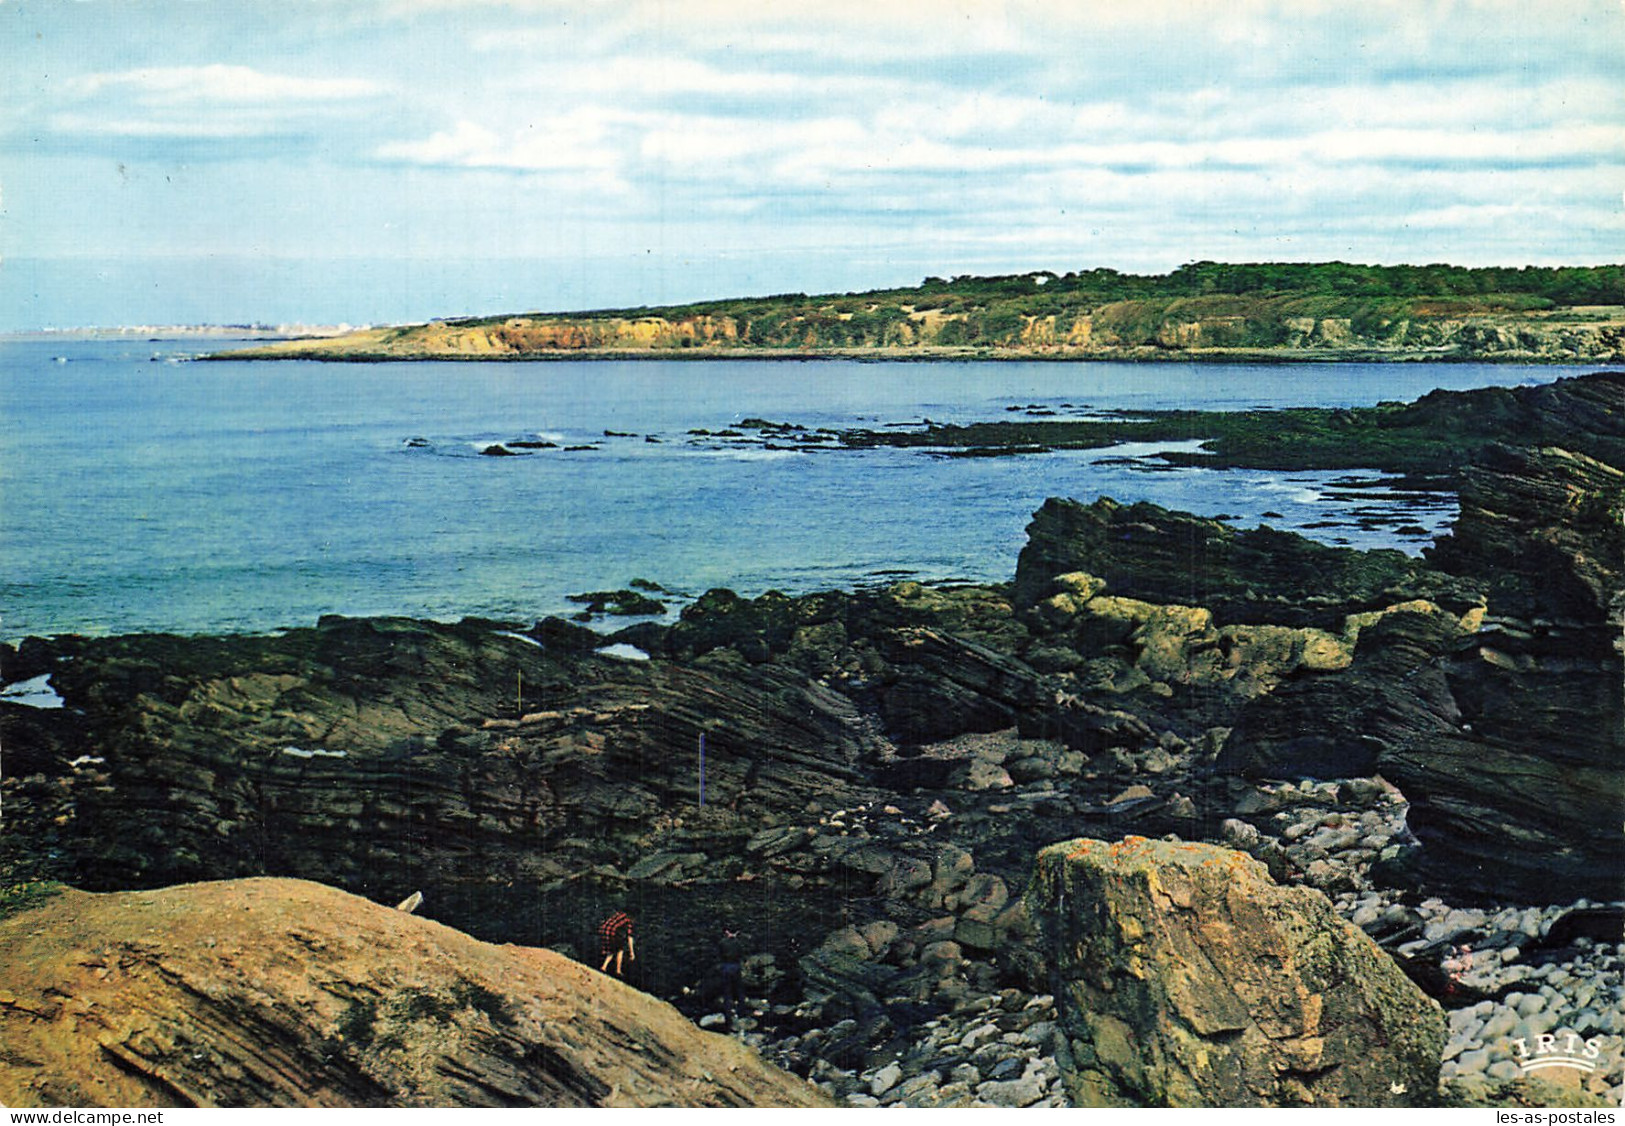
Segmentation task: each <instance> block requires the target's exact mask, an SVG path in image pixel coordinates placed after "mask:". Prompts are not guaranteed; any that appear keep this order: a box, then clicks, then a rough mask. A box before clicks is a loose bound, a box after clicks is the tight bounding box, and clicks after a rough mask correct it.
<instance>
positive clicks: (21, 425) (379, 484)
mask: <svg viewBox="0 0 1625 1126" xmlns="http://www.w3.org/2000/svg"><path fill="white" fill-rule="evenodd" d="M197 348H198V345H197V343H196V342H195V341H189V342H140V343H136V342H131V341H128V340H124V341H69V340H62V339H56V340H48V341H39V340H13V341H7V342H3V343H0V638H5V639H16V638H19V637H22V636H25V635H27V634H50V633H60V632H70V631H73V632H84V633H121V632H130V631H138V630H165V631H172V632H182V633H194V632H228V631H261V630H268V629H275V628H280V627H289V626H298V625H307V624H310V623H312V622H314V620H315V619H316V618H317V617H318V616H319V615H321V614H324V613H344V614H405V615H412V616H419V617H432V618H442V619H451V618H457V617H461V616H464V615H471V614H477V615H486V616H491V617H501V618H511V619H515V620H521V621H529V620H534V619H535V618H538V617H540V616H543V615H546V614H550V613H563V612H570V611H572V610H573V609H575V607H574V606H572V604H571V603H569V602H568V601H567V598H566V596H567V595H569V594H571V593H574V592H579V591H586V590H598V589H605V588H614V587H621V586H624V585H626V584H627V582H628V581H629V580H631V579H633V578H634V577H641V578H647V579H651V580H654V581H656V582H659V583H661V584H663V585H665V586H667V587H670V588H673V589H676V590H680V591H683V592H686V593H688V594H697V593H699V592H700V591H702V590H704V589H706V588H708V587H711V586H728V587H732V588H733V589H735V590H738V591H740V592H741V593H744V594H758V593H761V592H762V591H764V590H767V589H771V588H776V589H780V590H785V591H789V592H792V593H794V592H803V591H808V590H815V589H825V588H831V587H851V586H853V585H857V584H861V583H866V582H879V581H892V580H894V579H896V578H899V577H905V576H906V577H917V578H921V579H934V580H949V579H971V580H983V581H986V580H1005V579H1008V578H1009V577H1010V576H1011V574H1012V573H1013V570H1014V567H1015V560H1016V554H1017V552H1019V550H1020V549H1021V546H1022V543H1023V542H1024V539H1025V536H1024V528H1025V526H1026V523H1027V521H1028V519H1029V518H1030V516H1031V513H1032V512H1033V510H1034V509H1036V508H1037V507H1038V506H1039V505H1040V504H1041V503H1042V502H1043V500H1044V499H1045V498H1046V497H1049V496H1055V495H1060V496H1071V497H1076V498H1079V499H1081V500H1085V501H1088V500H1092V499H1094V498H1095V497H1096V496H1099V495H1102V494H1105V495H1110V496H1113V497H1116V498H1118V499H1120V500H1137V499H1149V500H1152V501H1155V502H1157V503H1158V504H1163V505H1167V506H1169V507H1174V508H1184V509H1190V510H1192V511H1195V512H1199V513H1205V514H1209V515H1217V514H1221V513H1222V514H1228V515H1233V516H1235V517H1237V519H1236V521H1235V523H1236V525H1237V526H1250V525H1255V524H1258V523H1260V522H1267V523H1271V524H1273V525H1275V526H1277V527H1285V528H1293V529H1304V528H1305V527H1306V526H1307V525H1323V524H1327V523H1330V524H1332V525H1334V526H1330V527H1316V528H1310V529H1308V531H1307V533H1306V534H1310V535H1313V536H1315V537H1317V538H1319V539H1322V540H1324V541H1327V542H1348V543H1351V544H1353V545H1355V546H1361V547H1368V546H1399V547H1404V548H1406V549H1407V550H1411V551H1415V550H1418V549H1419V547H1420V546H1421V545H1422V544H1425V543H1426V542H1427V538H1426V537H1425V536H1417V535H1414V534H1412V535H1400V534H1398V533H1397V531H1396V529H1397V528H1398V527H1399V526H1400V525H1405V524H1412V523H1415V524H1420V525H1422V526H1423V527H1426V528H1429V529H1438V528H1440V527H1442V526H1444V525H1445V524H1446V523H1447V522H1448V521H1449V520H1450V519H1452V518H1453V515H1454V509H1453V506H1452V505H1451V504H1450V503H1448V501H1446V502H1445V503H1443V504H1434V505H1432V506H1429V507H1424V508H1422V509H1416V508H1413V507H1410V506H1409V505H1408V504H1407V503H1405V502H1403V501H1400V500H1388V499H1385V498H1384V495H1383V491H1382V490H1369V489H1364V490H1354V491H1349V490H1346V489H1344V488H1341V487H1340V482H1344V481H1346V480H1347V479H1348V478H1349V477H1350V476H1351V475H1350V474H1345V473H1290V474H1277V473H1267V472H1259V471H1249V470H1232V471H1220V470H1208V469H1178V470H1169V469H1167V468H1166V467H1163V466H1161V465H1160V463H1157V462H1156V461H1154V460H1151V459H1149V457H1148V455H1149V454H1151V453H1153V452H1155V450H1156V449H1158V448H1165V447H1158V446H1131V447H1118V448H1115V449H1112V450H1101V451H1087V452H1058V453H1051V454H1041V455H1030V456H1020V457H1003V458H985V459H982V458H977V459H962V458H945V457H941V456H938V455H935V454H933V453H931V452H929V451H922V450H886V449H875V450H798V449H788V448H786V449H775V448H768V446H769V445H770V444H771V443H764V442H763V441H762V440H761V439H760V437H759V436H758V435H756V434H754V433H753V432H749V431H741V437H739V438H729V437H716V436H700V435H692V434H690V433H689V431H690V430H696V429H704V430H710V431H713V432H715V431H720V430H726V429H729V428H736V429H737V428H738V424H739V423H740V422H741V421H743V420H746V419H749V418H753V417H754V418H764V419H769V420H773V421H787V422H793V423H797V424H801V425H804V426H807V427H809V428H817V427H831V428H840V427H850V426H864V427H871V428H873V427H881V426H886V425H903V424H914V425H917V424H919V423H920V422H921V421H922V420H923V419H925V418H930V419H933V420H936V421H972V420H977V419H1021V418H1026V417H1030V416H1029V415H1028V413H1027V408H1030V407H1031V408H1038V409H1039V410H1043V411H1054V412H1056V416H1057V417H1063V418H1064V417H1079V416H1087V415H1088V414H1089V413H1091V412H1094V411H1100V410H1110V409H1134V408H1142V409H1144V408H1162V407H1190V408H1207V409H1241V408H1247V407H1258V406H1297V405H1349V406H1353V405H1362V404H1369V403H1375V402H1377V401H1379V400H1383V399H1411V398H1414V397H1415V396H1416V395H1418V394H1421V393H1423V392H1425V391H1428V390H1430V389H1432V388H1434V387H1450V388H1467V387H1477V386H1486V385H1491V384H1497V385H1516V384H1521V383H1531V382H1545V381H1549V380H1552V379H1555V378H1558V377H1559V376H1560V375H1564V374H1569V373H1572V372H1574V371H1579V370H1590V369H1563V368H1552V367H1538V368H1533V367H1531V368H1524V367H1507V366H1489V365H1463V364H1449V365H1413V364H1407V365H1404V366H1394V365H1339V366H1335V367H1333V366H1322V365H1303V366H1260V367H1245V366H1211V365H1173V364H1169V365H1128V364H1055V363H930V364H922V363H856V362H844V361H807V362H783V361H731V362H725V363H721V362H719V363H695V362H665V361H638V362H626V363H614V362H549V363H538V364H468V363H463V364H456V363H451V364H440V363H417V364H377V365H358V364H311V363H274V364H270V363H260V364H251V363H207V364H204V363H185V362H176V361H177V360H178V359H180V358H181V357H184V356H185V355H186V354H188V353H189V352H191V351H195V350H196V349H197ZM1013 406H1014V407H1019V408H1022V409H1021V410H1017V411H1011V410H1009V409H1008V408H1010V407H1013ZM605 431H613V432H615V435H616V436H606V435H605ZM621 435H630V436H621ZM516 439H519V440H524V439H530V440H537V441H543V440H545V441H552V442H555V443H556V444H557V446H558V447H559V448H554V449H538V450H535V451H533V452H531V453H529V454H527V455H526V456H520V457H505V458H496V457H484V456H480V454H479V450H480V449H482V448H483V447H485V446H487V445H489V444H491V443H494V442H502V441H512V440H516ZM650 439H653V440H650ZM781 444H783V443H781ZM572 445H576V446H592V447H594V448H592V449H590V450H575V451H570V450H566V449H565V448H563V447H567V446H572ZM1187 448H1188V447H1187ZM1353 476H1360V477H1364V478H1365V479H1370V478H1373V477H1376V476H1377V475H1376V474H1362V475H1353ZM1355 510H1359V511H1358V512H1356V511H1355ZM1266 513H1275V514H1277V515H1274V516H1269V517H1266V516H1265V514H1266ZM1360 515H1363V516H1365V517H1366V518H1367V522H1368V523H1369V524H1372V525H1373V526H1369V527H1361V526H1358V525H1357V524H1356V523H1355V518H1356V517H1357V516H1360Z"/></svg>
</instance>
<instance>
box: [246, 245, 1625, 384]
mask: <svg viewBox="0 0 1625 1126" xmlns="http://www.w3.org/2000/svg"><path fill="white" fill-rule="evenodd" d="M775 351H777V352H781V353H788V354H798V355H806V354H819V353H824V354H850V353H859V354H862V353H870V354H888V355H894V356H906V355H909V354H914V355H921V356H939V357H953V356H963V355H967V354H971V355H974V354H983V355H1000V354H1002V355H1014V356H1023V355H1055V356H1062V357H1070V358H1102V359H1105V358H1116V357H1122V358H1131V359H1142V358H1144V359H1154V358H1159V357H1189V356H1206V357H1209V358H1223V357H1224V356H1225V355H1227V354H1228V355H1230V356H1235V357H1238V358H1246V357H1257V356H1265V355H1269V354H1275V355H1278V356H1281V357H1283V358H1300V357H1302V358H1314V357H1317V356H1320V357H1331V356H1340V357H1342V358H1350V357H1355V358H1367V357H1369V358H1379V359H1380V358H1387V359H1393V358H1405V357H1412V356H1414V357H1425V358H1445V359H1449V358H1485V357H1492V358H1500V359H1519V360H1526V361H1527V360H1559V361H1569V362H1573V361H1586V360H1614V359H1617V358H1619V357H1621V356H1625V266H1573V267H1568V266H1565V267H1533V266H1530V267H1523V268H1518V269H1512V268H1505V269H1503V268H1466V267H1460V266H1446V265H1432V266H1358V265H1349V264H1347V263H1342V262H1328V263H1258V264H1252V265H1235V264H1225V263H1218V262H1197V263H1192V264H1189V265H1186V266H1181V267H1180V268H1179V269H1177V270H1174V271H1172V272H1171V273H1168V274H1125V273H1120V272H1119V271H1116V270H1110V269H1093V270H1084V271H1079V272H1073V273H1066V274H1057V273H1054V272H1052V271H1034V272H1028V273H1022V274H1007V275H1003V276H996V277H974V276H963V277H955V278H935V277H932V278H926V279H925V281H924V282H922V283H921V284H920V285H918V286H913V287H906V288H897V289H877V290H870V291H866V292H859V293H841V294H824V295H821V296H808V295H807V294H803V293H789V294H778V295H775V296H770V297H746V298H730V299H723V300H715V301H702V302H696V303H692V304H686V305H668V306H640V307H637V308H622V309H595V310H587V311H581V312H553V313H542V312H532V313H520V314H512V313H510V314H503V315H500V316H490V317H467V318H458V319H451V320H442V321H432V322H429V323H428V324H423V325H408V326H398V327H392V328H380V329H368V330H363V331H361V332H357V333H352V334H350V335H349V336H344V337H336V338H331V339H328V340H320V341H295V342H289V343H284V344H279V345H270V346H267V347H263V348H258V349H253V350H250V351H247V352H237V353H233V354H232V355H233V357H234V358H247V357H258V358H278V357H280V358H319V359H355V360H369V359H403V358H439V357H446V358H465V359H528V358H538V357H542V356H547V355H569V354H578V355H580V354H593V353H597V354H638V353H641V354H660V355H668V356H669V355H674V354H682V353H684V352H688V353H689V354H693V355H726V354H730V353H732V354H739V353H745V352H750V353H756V354H762V353H771V352H775Z"/></svg>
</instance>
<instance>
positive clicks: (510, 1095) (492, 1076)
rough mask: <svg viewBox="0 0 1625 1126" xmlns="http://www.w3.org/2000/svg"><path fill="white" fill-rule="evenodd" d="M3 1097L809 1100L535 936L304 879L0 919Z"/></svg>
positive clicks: (130, 1103) (522, 1102)
mask: <svg viewBox="0 0 1625 1126" xmlns="http://www.w3.org/2000/svg"><path fill="white" fill-rule="evenodd" d="M0 964H3V965H4V966H5V967H6V970H5V980H4V983H3V986H0V1059H4V1061H5V1066H4V1067H3V1068H0V1102H3V1103H4V1104H5V1105H7V1106H12V1107H28V1106H80V1107H86V1106H125V1107H147V1106H292V1107H313V1106H348V1107H353V1106H438V1107H463V1106H510V1107H518V1106H547V1107H557V1106H621V1107H634V1106H691V1107H726V1106H787V1107H795V1106H817V1105H823V1104H824V1102H825V1100H824V1099H823V1098H822V1096H820V1094H819V1093H818V1091H817V1090H816V1089H815V1088H813V1087H811V1086H809V1085H808V1084H807V1083H806V1082H805V1081H803V1080H800V1079H797V1078H795V1077H794V1076H791V1075H788V1074H786V1073H784V1072H782V1071H780V1070H778V1069H777V1068H774V1067H771V1066H769V1065H767V1064H765V1063H763V1062H762V1061H761V1059H759V1058H758V1057H757V1056H756V1054H755V1053H753V1052H751V1051H750V1050H749V1049H747V1048H745V1047H744V1046H743V1045H741V1044H739V1043H738V1042H737V1041H734V1040H732V1039H729V1038H727V1037H724V1036H719V1035H714V1034H712V1033H708V1032H702V1031H700V1030H699V1029H697V1028H695V1027H694V1026H693V1025H692V1024H690V1023H689V1022H688V1021H687V1020H686V1019H685V1018H684V1017H683V1016H682V1015H681V1014H679V1013H678V1012H677V1010H675V1009H673V1008H672V1007H671V1006H669V1005H667V1004H665V1003H663V1002H661V1001H657V1000H655V999H654V998H652V997H649V996H647V995H646V994H643V993H639V992H638V991H637V990H635V989H632V988H630V987H629V986H627V985H624V984H622V983H621V982H618V981H615V980H613V979H612V978H608V977H605V976H604V975H602V974H599V973H597V972H595V971H593V970H591V969H589V968H587V967H586V966H583V965H580V964H579V963H576V962H572V961H570V960H569V959H567V958H563V957H560V956H559V955H557V954H554V953H552V952H551V951H548V950H540V949H529V948H524V947H516V946H492V945H490V944H487V943H483V942H477V941H475V940H474V939H471V938H469V937H468V936H467V935H464V934H461V933H460V932H458V931H454V930H452V929H450V928H449V927H445V926H441V925H440V924H438V923H434V922H430V921H429V920H427V919H421V918H417V917H415V916H413V915H410V914H407V913H405V912H403V911H398V910H393V909H390V908H387V907H381V906H379V905H377V904H375V903H370V902H368V901H366V900H364V899H358V898H356V897H355V896H351V895H347V894H345V893H344V892H341V891H337V890H335V889H333V888H329V887H324V886H322V885H320V884H312V883H307V882H304V881H300V880H280V879H251V880H240V881H228V882H221V883H207V884H192V885H187V886H183V887H172V888H164V889H160V890H154V891H144V892H128V893H119V894H109V895H91V894H87V893H84V892H80V891H73V890H64V891H63V892H62V893H61V894H59V895H57V896H55V897H53V898H50V899H48V900H46V901H45V902H44V903H43V905H40V906H37V907H34V908H33V909H31V910H26V911H23V912H21V913H19V914H16V915H13V916H11V917H10V918H6V919H0Z"/></svg>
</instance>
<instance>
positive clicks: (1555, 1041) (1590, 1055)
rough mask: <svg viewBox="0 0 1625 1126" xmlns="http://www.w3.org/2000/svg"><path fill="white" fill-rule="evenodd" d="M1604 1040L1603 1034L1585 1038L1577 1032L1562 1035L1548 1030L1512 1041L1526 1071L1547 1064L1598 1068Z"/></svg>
mask: <svg viewBox="0 0 1625 1126" xmlns="http://www.w3.org/2000/svg"><path fill="white" fill-rule="evenodd" d="M1602 1040H1603V1038H1602V1037H1601V1036H1593V1037H1592V1038H1591V1039H1589V1040H1582V1039H1580V1036H1579V1034H1578V1033H1575V1032H1567V1033H1564V1034H1562V1035H1558V1034H1556V1033H1552V1032H1547V1033H1543V1034H1541V1035H1539V1036H1535V1037H1527V1036H1520V1037H1518V1038H1517V1039H1516V1040H1514V1041H1513V1042H1512V1048H1513V1050H1514V1051H1515V1052H1516V1053H1517V1056H1518V1066H1519V1067H1521V1068H1522V1069H1523V1070H1524V1072H1525V1074H1527V1073H1529V1072H1531V1071H1539V1070H1541V1069H1542V1068H1547V1067H1572V1068H1574V1069H1575V1070H1577V1071H1596V1070H1597V1059H1598V1057H1600V1056H1601V1055H1602ZM1531 1042H1532V1043H1533V1046H1531Z"/></svg>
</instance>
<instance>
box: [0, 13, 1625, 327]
mask: <svg viewBox="0 0 1625 1126" xmlns="http://www.w3.org/2000/svg"><path fill="white" fill-rule="evenodd" d="M1622 64H1625V8H1622V6H1621V3H1620V0H1541V2H1540V3H1530V2H1529V0H1506V2H1502V0H1459V2H1427V0H1404V2H1385V0H1351V2H1336V3H1332V2H1319V0H1289V2H1281V3H1271V2H1263V0H1227V2H1223V3H1219V2H1211V3H1194V2H1189V0H975V2H956V0H932V2H930V3H924V2H914V0H894V2H891V3H876V2H873V0H865V2H852V0H817V2H799V3H781V2H777V0H753V2H743V0H615V2H612V3H591V2H588V0H570V2H568V3H551V2H547V0H512V2H507V3H501V2H494V0H493V2H488V3H487V2H478V0H456V2H453V0H446V2H432V0H375V2H366V0H342V2H340V0H331V2H329V0H276V2H263V3H262V2H258V0H215V2H211V0H169V2H164V3H141V2H139V0H120V2H116V3H103V2H97V0H50V2H43V3H33V2H27V0H23V2H18V0H0V74H4V75H6V79H5V96H4V98H3V100H0V255H3V262H0V329H15V328H31V327H39V326H43V325H57V326H65V325H75V324H115V323H125V324H129V323H174V322H194V321H247V320H263V321H291V320H303V321H306V322H337V321H348V322H351V323H360V322H376V321H394V320H408V319H422V318H426V317H430V316H434V315H450V314H455V313H461V312H506V311H519V310H530V309H565V308H580V307H590V306H603V305H608V304H617V305H618V304H644V303H649V304H654V303H660V302H665V301H676V300H687V299H692V298H697V297H707V296H716V297H721V296H731V295H739V294H747V293H772V292H783V291H790V290H803V291H809V292H822V291H830V290H846V289H863V288H870V287H875V286H881V285H891V284H911V283H914V282H917V281H918V280H919V279H920V278H922V277H924V276H925V275H927V274H940V275H951V274H960V273H1007V272H1016V271H1022V270H1029V269H1052V270H1058V271H1065V270H1069V269H1081V268H1090V267H1094V266H1112V267H1116V268H1119V269H1125V270H1136V271H1163V270H1167V269H1171V268H1173V267H1175V266H1177V265H1179V264H1180V263H1182V262H1186V261H1192V260H1197V259H1219V260H1231V261H1258V260H1316V259H1332V258H1338V259H1343V260H1349V261H1363V262H1433V261H1448V262H1455V263H1460V264H1464V265H1488V264H1505V265H1523V264H1564V263H1575V264H1586V263H1597V262H1609V261H1619V260H1620V259H1621V258H1622V257H1625V255H1622V253H1621V250H1622V248H1625V215H1622V199H1621V189H1622V188H1625V98H1622V97H1621V93H1620V91H1621V78H1622V70H1625V65H1622Z"/></svg>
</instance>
